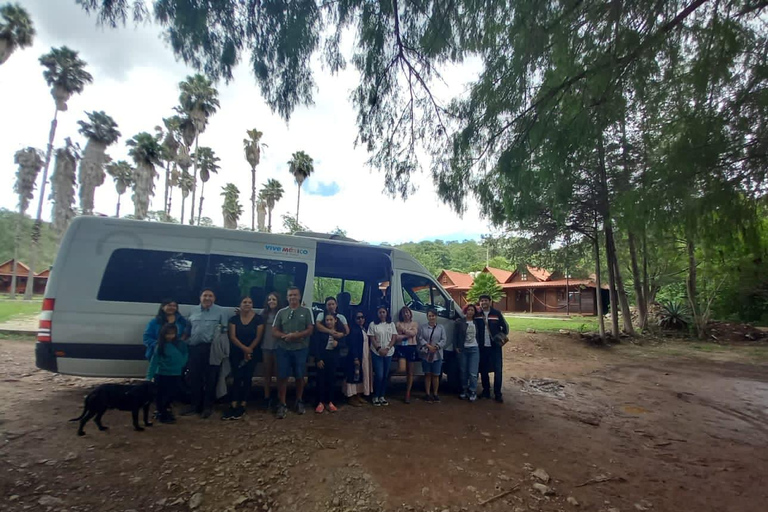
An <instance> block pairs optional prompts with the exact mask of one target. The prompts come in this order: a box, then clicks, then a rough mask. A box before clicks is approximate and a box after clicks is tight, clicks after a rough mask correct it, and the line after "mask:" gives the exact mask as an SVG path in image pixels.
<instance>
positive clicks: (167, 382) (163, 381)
mask: <svg viewBox="0 0 768 512" xmlns="http://www.w3.org/2000/svg"><path fill="white" fill-rule="evenodd" d="M155 383H156V384H157V401H156V402H155V405H156V409H157V411H158V412H161V413H162V412H166V411H168V410H169V409H170V408H171V403H172V402H173V399H174V398H176V396H177V395H178V393H179V388H180V387H181V375H155Z"/></svg>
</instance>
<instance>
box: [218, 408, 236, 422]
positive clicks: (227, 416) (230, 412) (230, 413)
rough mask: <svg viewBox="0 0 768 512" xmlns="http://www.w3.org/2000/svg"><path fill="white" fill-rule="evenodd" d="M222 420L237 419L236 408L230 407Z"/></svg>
mask: <svg viewBox="0 0 768 512" xmlns="http://www.w3.org/2000/svg"><path fill="white" fill-rule="evenodd" d="M221 419H222V420H223V421H227V420H233V419H235V408H234V407H230V408H229V409H227V410H226V411H224V414H222V415H221Z"/></svg>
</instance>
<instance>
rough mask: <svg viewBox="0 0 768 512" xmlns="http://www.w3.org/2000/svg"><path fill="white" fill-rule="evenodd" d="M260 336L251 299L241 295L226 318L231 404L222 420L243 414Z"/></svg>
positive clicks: (260, 327)
mask: <svg viewBox="0 0 768 512" xmlns="http://www.w3.org/2000/svg"><path fill="white" fill-rule="evenodd" d="M263 335H264V324H263V323H262V320H261V317H260V316H258V315H257V314H256V311H254V309H253V299H251V298H250V297H243V298H242V300H240V310H239V312H238V314H237V315H235V316H233V317H232V318H230V319H229V342H230V347H229V362H230V364H231V365H232V375H233V376H234V382H233V384H232V404H231V405H230V408H229V410H228V411H226V412H225V413H224V414H222V416H221V419H222V420H239V419H240V418H242V417H243V414H245V405H246V401H247V400H248V392H249V391H250V390H251V383H252V382H253V370H254V369H255V368H256V363H258V362H260V361H261V350H260V349H259V343H261V338H262V336H263Z"/></svg>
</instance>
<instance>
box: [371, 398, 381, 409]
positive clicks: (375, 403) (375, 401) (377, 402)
mask: <svg viewBox="0 0 768 512" xmlns="http://www.w3.org/2000/svg"><path fill="white" fill-rule="evenodd" d="M373 406H374V407H379V406H381V399H380V398H379V397H377V396H375V397H373Z"/></svg>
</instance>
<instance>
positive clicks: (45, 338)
mask: <svg viewBox="0 0 768 512" xmlns="http://www.w3.org/2000/svg"><path fill="white" fill-rule="evenodd" d="M37 341H39V342H40V343H50V342H51V333H47V334H42V333H40V334H38V335H37Z"/></svg>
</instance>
